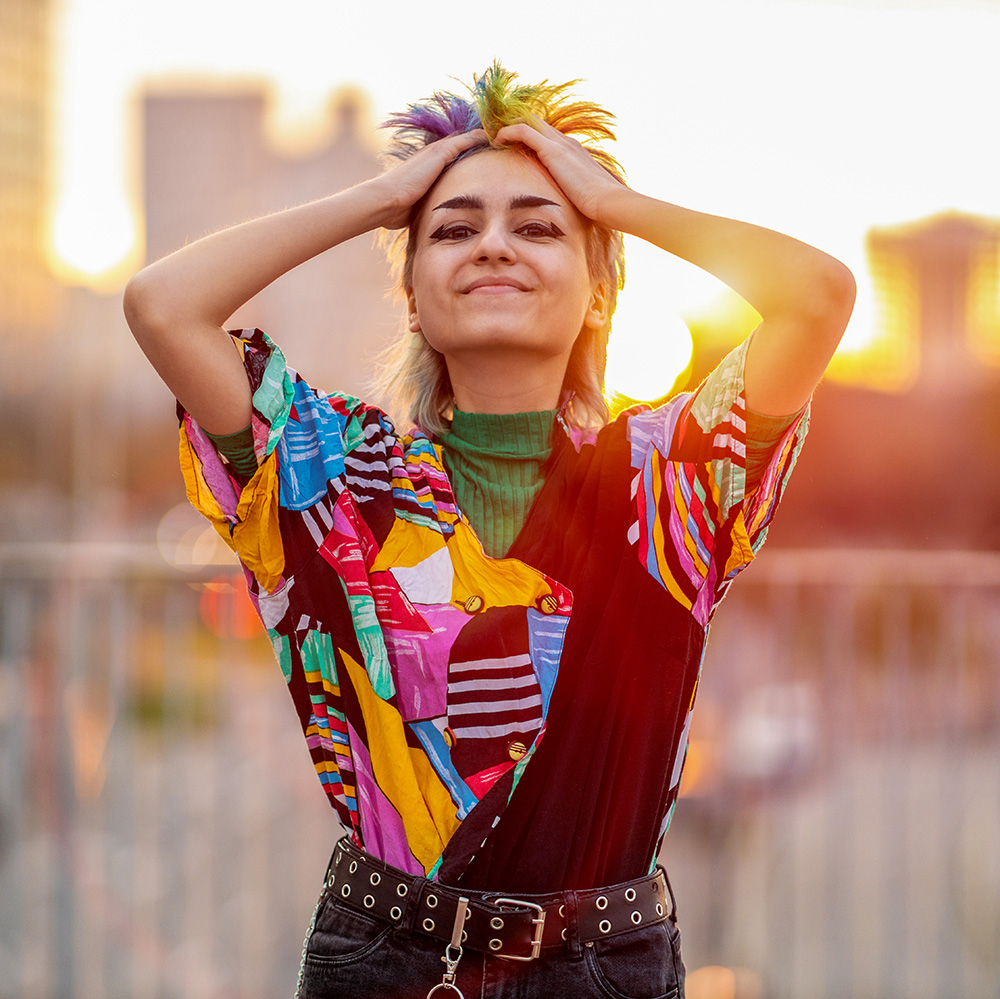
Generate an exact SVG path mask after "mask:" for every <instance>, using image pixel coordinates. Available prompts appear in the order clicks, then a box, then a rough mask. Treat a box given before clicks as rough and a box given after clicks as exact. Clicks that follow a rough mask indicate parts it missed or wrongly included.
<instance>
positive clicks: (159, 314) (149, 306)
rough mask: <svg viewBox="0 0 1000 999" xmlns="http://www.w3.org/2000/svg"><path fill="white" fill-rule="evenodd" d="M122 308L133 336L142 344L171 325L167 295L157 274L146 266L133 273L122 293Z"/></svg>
mask: <svg viewBox="0 0 1000 999" xmlns="http://www.w3.org/2000/svg"><path fill="white" fill-rule="evenodd" d="M122 310H123V312H124V313H125V322H126V323H128V328H129V329H130V330H131V331H132V336H133V337H135V339H136V341H137V342H138V343H139V344H140V346H141V345H142V344H144V343H146V342H148V341H149V340H150V339H151V338H153V337H155V336H156V335H157V332H158V331H161V330H164V329H166V328H167V327H168V326H169V319H168V316H167V312H166V309H165V297H164V294H163V291H162V289H161V288H160V287H159V282H158V281H157V280H156V276H155V274H153V275H151V274H150V268H148V267H144V268H143V269H142V270H141V271H139V272H138V273H136V274H133V275H132V277H131V279H130V280H129V282H128V284H126V285H125V292H124V294H123V295H122Z"/></svg>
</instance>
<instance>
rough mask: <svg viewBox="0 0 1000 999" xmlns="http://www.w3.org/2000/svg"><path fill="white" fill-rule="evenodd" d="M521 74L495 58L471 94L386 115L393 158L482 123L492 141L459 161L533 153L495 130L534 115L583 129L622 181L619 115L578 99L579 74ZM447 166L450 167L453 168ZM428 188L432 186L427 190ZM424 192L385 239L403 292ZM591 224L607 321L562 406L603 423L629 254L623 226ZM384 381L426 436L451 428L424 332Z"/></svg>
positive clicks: (585, 336) (572, 374)
mask: <svg viewBox="0 0 1000 999" xmlns="http://www.w3.org/2000/svg"><path fill="white" fill-rule="evenodd" d="M516 79H517V76H516V74H515V73H512V72H510V71H509V70H506V69H504V68H503V67H502V66H501V65H500V64H499V62H494V63H493V65H492V66H490V67H489V69H487V70H486V72H485V73H484V74H483V75H482V76H474V77H473V82H472V86H471V87H469V96H468V97H461V96H458V95H456V94H451V93H440V92H439V93H435V94H434V95H433V96H432V97H431V98H430V99H429V100H427V101H424V102H423V103H420V104H411V105H410V106H409V107H408V108H407V109H406V110H405V111H401V112H397V113H396V114H392V115H390V116H389V117H388V118H387V119H386V121H385V122H384V123H383V124H382V126H381V127H382V128H386V129H391V130H392V131H393V137H392V141H391V143H390V146H389V149H388V150H387V153H386V155H387V157H388V158H389V159H399V160H403V159H406V158H407V157H409V156H412V155H413V154H414V153H415V152H417V151H419V150H420V149H423V148H424V147H425V146H426V145H428V144H429V143H431V142H436V141H437V140H438V139H443V138H446V137H447V136H449V135H454V134H456V133H461V132H470V131H472V130H473V129H477V128H482V129H484V130H485V131H486V134H487V136H488V137H489V139H490V144H489V145H488V144H485V143H484V144H483V145H481V146H476V147H474V148H473V149H470V150H467V151H466V152H464V153H462V154H461V155H460V156H459V157H457V159H456V160H455V161H454V162H458V160H460V159H464V158H465V157H467V156H472V155H475V154H476V153H478V152H482V151H483V150H485V149H491V148H495V149H501V150H507V151H512V152H520V153H522V154H524V155H527V156H530V157H534V156H535V154H534V152H533V151H531V150H529V149H528V147H527V146H523V145H521V144H516V145H514V146H494V145H492V141H493V139H494V138H495V137H496V134H497V132H499V131H500V129H501V128H504V127H506V126H507V125H514V124H518V123H520V122H526V123H527V124H531V117H530V116H531V115H535V116H537V117H538V118H540V119H541V120H542V121H544V122H547V123H548V124H549V125H552V126H553V127H554V128H557V129H558V130H559V131H560V132H563V133H564V134H566V135H573V136H576V137H579V138H580V140H581V141H582V142H583V143H584V147H585V148H586V150H587V152H588V153H590V155H591V156H592V157H593V158H594V159H595V160H596V161H597V163H599V164H600V165H601V166H602V167H603V168H604V169H605V170H607V171H608V173H610V174H611V175H612V176H613V177H614V178H615V179H616V180H618V181H619V182H621V183H622V184H624V183H625V177H624V171H623V170H622V168H621V166H620V165H619V164H618V161H617V160H616V159H615V158H614V157H613V156H612V155H611V154H610V153H608V152H606V151H605V150H603V149H601V148H600V147H599V146H596V145H593V144H592V143H594V142H595V141H600V140H602V139H605V140H609V141H614V138H615V135H614V132H613V131H612V130H611V123H612V121H613V116H612V115H611V114H610V113H609V112H608V111H605V110H604V109H603V108H602V107H600V106H599V105H597V104H593V103H591V102H589V101H574V100H572V99H571V95H570V94H569V93H568V91H569V89H570V88H571V87H573V86H575V85H576V84H577V83H578V82H579V81H578V80H572V81H570V82H568V83H562V84H558V85H554V84H550V83H548V81H545V80H543V81H542V82H541V83H539V84H535V85H530V86H529V85H518V84H516V83H515V80H516ZM445 169H448V168H447V167H446V168H445ZM429 193H430V192H428V194H429ZM426 198H427V195H424V197H423V198H421V199H420V200H419V201H418V202H417V203H416V204H415V205H414V206H413V208H412V209H411V210H410V218H409V222H408V224H407V226H406V228H404V229H399V230H396V231H394V232H390V233H388V234H383V235H384V237H385V238H384V245H385V247H386V251H387V254H388V257H389V261H390V263H391V264H392V268H393V276H394V277H395V279H396V294H397V296H398V297H400V298H405V295H406V290H407V289H408V288H409V287H411V286H412V283H413V259H414V254H415V252H416V251H415V246H416V238H415V237H416V232H417V227H418V225H419V224H420V220H421V217H422V215H423V209H424V207H425V205H426ZM584 221H585V223H586V226H587V237H586V238H587V246H586V253H587V266H588V269H589V271H590V276H591V279H592V280H594V281H598V282H601V283H603V284H604V286H605V289H606V292H607V299H608V305H609V309H608V321H607V323H606V324H605V326H604V328H603V329H600V330H589V329H584V330H583V332H581V334H580V336H579V337H578V338H577V341H576V343H575V344H574V346H573V351H572V353H571V354H570V358H569V363H568V364H567V366H566V375H565V377H564V379H563V385H562V392H561V395H560V406H561V407H565V410H564V416H565V419H566V420H567V421H568V422H569V423H571V424H573V425H575V426H578V427H581V428H591V427H599V426H602V425H603V424H604V423H606V422H607V420H608V417H609V411H608V404H607V400H606V399H605V397H604V371H605V367H606V364H607V348H608V335H609V334H610V332H611V314H612V313H613V312H614V308H615V302H616V300H617V296H618V290H619V289H620V288H621V287H622V286H623V285H624V283H625V260H624V251H623V245H622V236H621V233H620V232H617V231H616V230H614V229H609V228H607V227H606V226H603V225H600V224H598V223H596V222H593V221H592V220H590V219H584ZM380 366H381V377H380V388H381V389H382V391H383V392H385V393H386V394H387V395H388V396H389V398H390V400H391V402H392V405H393V408H395V409H396V410H397V411H398V412H399V413H400V414H403V413H405V414H406V415H407V417H408V418H409V419H410V420H412V421H413V422H414V423H416V424H417V426H419V427H421V428H423V429H424V430H426V431H427V432H428V433H430V434H438V433H441V432H442V431H443V430H445V429H446V423H445V421H446V419H447V416H446V414H447V413H448V412H449V410H450V409H451V407H452V405H453V403H454V398H453V395H452V388H451V381H450V379H449V377H448V369H447V366H446V364H445V360H444V357H443V356H442V355H441V354H440V353H438V351H436V350H435V349H434V348H433V347H431V345H430V344H429V343H428V342H427V341H426V340H425V339H424V336H423V334H422V333H413V332H411V331H410V330H408V329H406V330H405V331H404V332H403V334H402V335H401V337H400V338H399V340H397V341H396V342H395V343H394V344H393V345H392V346H391V347H389V349H388V350H387V351H386V352H385V353H384V354H383V356H382V359H381V365H380Z"/></svg>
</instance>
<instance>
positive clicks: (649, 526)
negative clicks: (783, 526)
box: [628, 341, 809, 623]
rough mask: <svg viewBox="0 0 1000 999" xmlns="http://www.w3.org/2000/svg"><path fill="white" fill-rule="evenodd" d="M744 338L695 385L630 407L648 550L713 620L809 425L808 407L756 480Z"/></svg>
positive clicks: (664, 575)
mask: <svg viewBox="0 0 1000 999" xmlns="http://www.w3.org/2000/svg"><path fill="white" fill-rule="evenodd" d="M748 343H749V341H745V342H744V343H743V344H741V345H740V346H739V347H737V348H736V349H735V350H733V351H732V352H731V353H730V354H728V355H727V356H726V357H725V358H724V359H723V361H722V362H721V363H720V364H719V366H718V367H717V368H716V369H715V370H714V371H713V372H712V373H711V374H710V375H709V376H708V378H706V379H705V381H704V382H702V384H701V385H700V386H699V387H698V388H697V389H696V390H695V391H694V392H692V393H685V394H682V395H680V396H676V397H674V398H673V399H671V400H670V401H668V402H667V403H666V404H665V405H663V406H661V407H659V408H658V409H653V410H643V411H640V412H636V413H634V414H633V415H631V416H630V417H629V428H628V429H629V440H630V443H631V448H632V466H633V468H634V469H635V470H636V477H635V480H634V484H633V488H634V491H635V502H636V522H635V524H634V526H633V535H632V537H631V538H630V540H631V541H632V542H633V543H635V544H636V545H637V546H638V549H639V557H640V560H641V561H642V562H643V563H644V564H645V565H646V567H647V569H648V570H649V571H650V573H651V574H652V575H653V576H654V577H655V578H656V579H658V580H659V581H660V582H661V583H662V584H663V586H664V587H665V588H666V589H667V590H669V591H670V592H671V593H672V595H674V597H675V598H676V599H677V600H678V601H679V602H681V603H682V604H683V605H684V606H686V607H687V608H688V609H689V610H691V611H692V613H693V614H695V616H696V617H697V618H698V619H699V620H700V621H702V623H707V622H708V620H709V618H710V617H711V614H712V612H713V611H714V608H715V606H716V605H717V604H718V602H719V600H721V598H722V596H723V595H724V594H725V591H726V589H727V588H728V585H729V583H730V582H731V581H732V579H734V578H735V576H736V575H737V574H738V573H739V572H740V571H742V570H743V569H744V568H745V567H746V566H747V565H749V564H750V562H751V561H752V560H753V558H754V557H755V555H756V553H757V551H758V550H759V549H760V546H761V545H762V544H763V543H764V540H765V538H766V536H767V528H768V525H769V524H770V522H771V519H772V518H773V516H774V513H775V511H776V510H777V507H778V504H779V503H780V501H781V497H782V495H783V493H784V489H785V486H786V483H787V481H788V477H789V475H790V474H791V471H792V468H793V466H794V465H795V461H796V459H797V457H798V454H799V451H800V450H801V447H802V443H803V440H804V439H805V435H806V432H807V430H808V425H809V407H808V406H807V407H806V408H805V409H804V410H803V411H802V413H801V414H800V415H799V416H798V417H797V418H795V419H794V420H793V421H792V422H791V423H790V424H789V426H788V428H787V429H786V430H785V432H784V433H783V435H782V436H781V438H780V439H779V440H778V442H777V444H776V445H775V447H774V449H773V452H772V454H771V458H770V461H769V462H768V463H767V465H766V467H765V468H764V469H763V472H762V474H761V476H760V479H759V481H758V482H757V483H756V485H755V486H754V487H753V488H750V489H748V487H747V477H746V402H745V399H744V391H743V371H744V363H745V359H746V352H747V346H748Z"/></svg>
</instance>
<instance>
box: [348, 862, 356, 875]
mask: <svg viewBox="0 0 1000 999" xmlns="http://www.w3.org/2000/svg"><path fill="white" fill-rule="evenodd" d="M348 870H350V872H351V873H352V874H356V873H357V870H358V862H357V861H356V860H352V861H351V866H350V867H349V868H348Z"/></svg>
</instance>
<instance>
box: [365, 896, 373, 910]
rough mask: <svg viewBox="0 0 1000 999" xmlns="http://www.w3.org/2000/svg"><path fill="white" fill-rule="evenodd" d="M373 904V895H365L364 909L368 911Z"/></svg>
mask: <svg viewBox="0 0 1000 999" xmlns="http://www.w3.org/2000/svg"><path fill="white" fill-rule="evenodd" d="M374 904H375V896H374V895H365V908H366V909H370V908H371V907H372V906H373V905H374Z"/></svg>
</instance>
